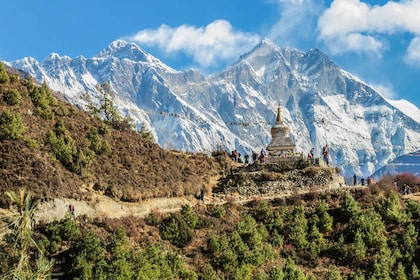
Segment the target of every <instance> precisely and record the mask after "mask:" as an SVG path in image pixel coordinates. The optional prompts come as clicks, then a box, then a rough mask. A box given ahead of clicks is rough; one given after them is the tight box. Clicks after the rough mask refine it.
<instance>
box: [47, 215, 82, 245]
mask: <svg viewBox="0 0 420 280" xmlns="http://www.w3.org/2000/svg"><path fill="white" fill-rule="evenodd" d="M45 233H46V235H47V236H48V237H49V239H51V240H53V241H56V242H61V241H70V240H73V239H76V238H77V237H79V235H80V230H79V228H78V226H77V223H76V220H75V219H73V217H72V216H71V215H70V214H68V215H66V217H65V218H64V219H63V220H60V221H53V222H51V223H49V224H48V225H47V226H46V227H45Z"/></svg>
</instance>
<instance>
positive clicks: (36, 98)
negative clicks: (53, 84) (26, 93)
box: [30, 82, 57, 119]
mask: <svg viewBox="0 0 420 280" xmlns="http://www.w3.org/2000/svg"><path fill="white" fill-rule="evenodd" d="M30 97H31V100H32V103H33V104H34V106H35V107H36V110H35V112H36V113H37V114H38V115H40V116H41V117H43V118H45V119H52V118H53V117H54V113H53V111H52V109H51V106H55V105H56V104H57V100H56V99H55V98H54V95H53V93H52V91H51V89H50V88H49V87H48V85H47V84H46V83H45V82H44V83H43V84H42V86H41V87H36V88H34V90H33V91H32V93H31V94H30Z"/></svg>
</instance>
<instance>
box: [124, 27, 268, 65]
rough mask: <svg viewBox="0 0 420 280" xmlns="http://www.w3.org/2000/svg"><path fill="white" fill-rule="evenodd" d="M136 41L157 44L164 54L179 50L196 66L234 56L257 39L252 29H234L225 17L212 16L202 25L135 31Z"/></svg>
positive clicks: (249, 47)
mask: <svg viewBox="0 0 420 280" xmlns="http://www.w3.org/2000/svg"><path fill="white" fill-rule="evenodd" d="M131 40H134V41H136V42H138V43H140V44H144V45H149V46H157V47H159V48H160V49H161V50H162V51H163V52H165V53H167V54H175V53H179V52H182V53H184V54H186V55H187V56H191V57H192V59H193V61H194V62H195V63H197V64H198V65H199V66H200V67H204V68H207V67H211V66H216V65H218V64H219V63H221V62H222V63H223V62H225V61H230V60H233V59H236V58H238V57H239V56H240V55H241V54H243V53H244V52H247V51H249V50H250V49H251V48H252V47H254V46H255V45H256V44H257V43H258V42H259V40H260V37H259V36H258V35H256V34H253V33H245V32H241V31H237V30H234V29H233V28H232V26H231V24H230V23H229V22H228V21H226V20H216V21H213V22H212V23H210V24H208V25H207V26H205V27H195V26H190V25H181V26H179V27H175V28H173V27H169V26H167V25H164V24H163V25H161V26H160V27H159V28H157V29H146V30H142V31H139V32H138V33H137V34H135V35H134V36H132V37H131Z"/></svg>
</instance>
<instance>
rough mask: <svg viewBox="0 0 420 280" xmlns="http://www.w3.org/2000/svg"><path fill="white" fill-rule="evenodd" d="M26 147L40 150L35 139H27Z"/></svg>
mask: <svg viewBox="0 0 420 280" xmlns="http://www.w3.org/2000/svg"><path fill="white" fill-rule="evenodd" d="M26 147H28V148H38V143H37V142H36V140H35V139H26Z"/></svg>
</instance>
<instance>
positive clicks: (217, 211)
mask: <svg viewBox="0 0 420 280" xmlns="http://www.w3.org/2000/svg"><path fill="white" fill-rule="evenodd" d="M210 215H212V216H213V217H215V218H219V219H220V218H223V217H224V216H225V215H226V210H225V208H224V207H223V206H222V205H214V206H213V208H212V209H211V210H210Z"/></svg>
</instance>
